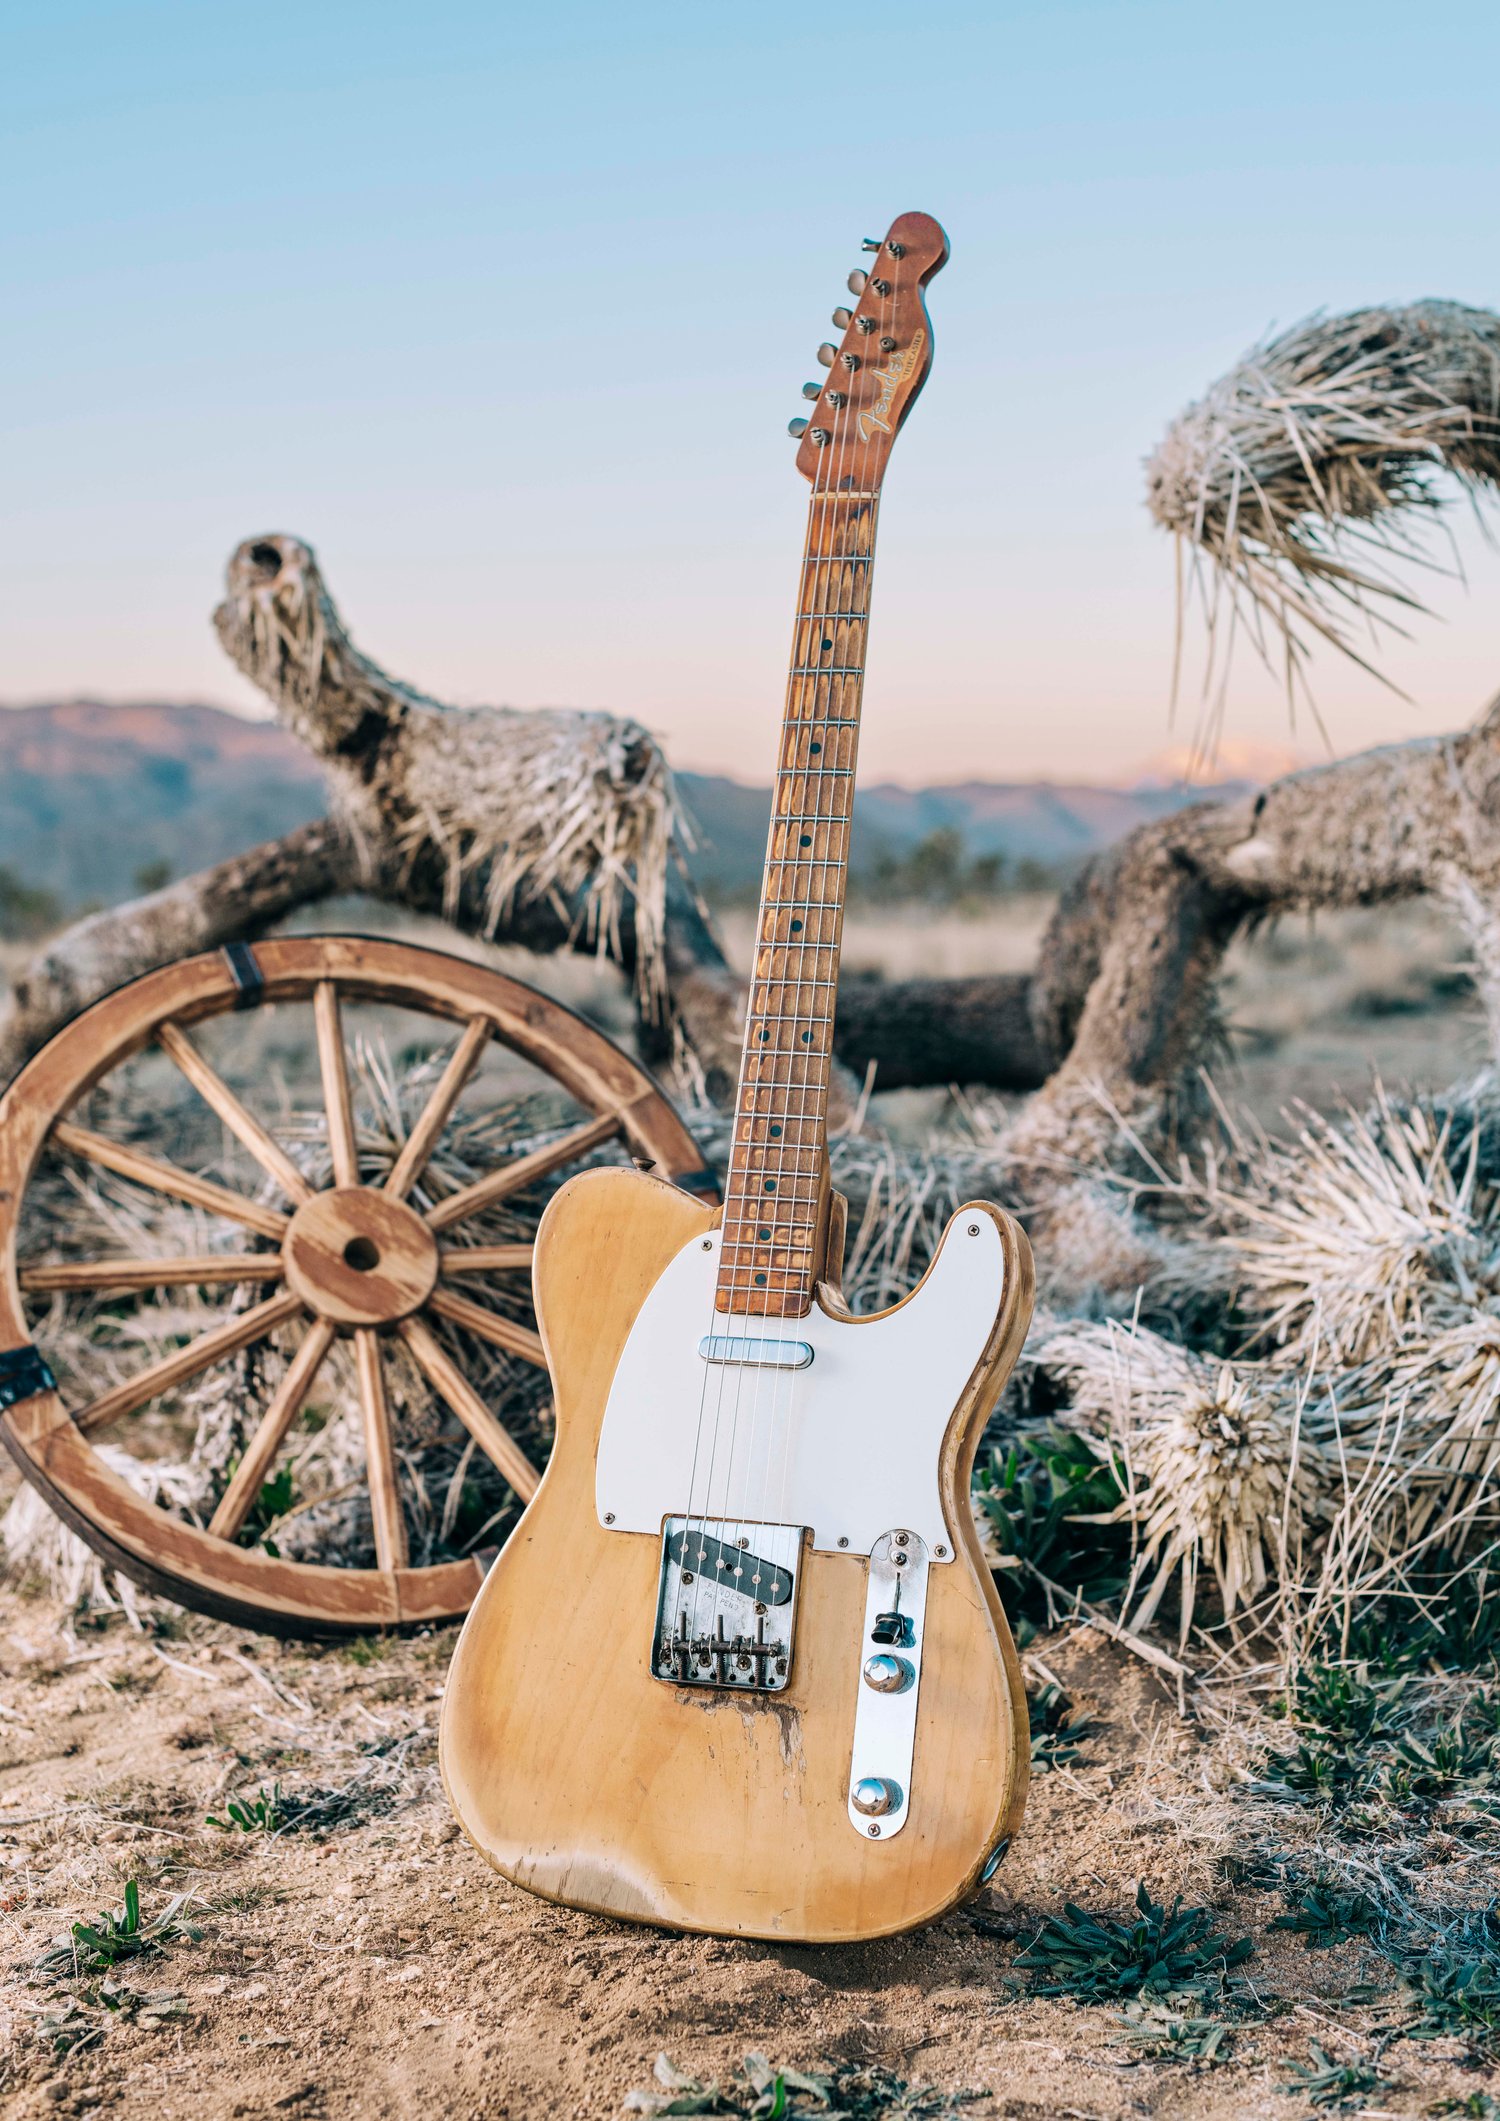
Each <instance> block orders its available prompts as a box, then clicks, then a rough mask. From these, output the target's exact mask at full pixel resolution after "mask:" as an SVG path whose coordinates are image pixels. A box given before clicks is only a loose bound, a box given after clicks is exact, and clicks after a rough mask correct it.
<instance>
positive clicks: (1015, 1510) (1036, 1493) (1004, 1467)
mask: <svg viewBox="0 0 1500 2121" xmlns="http://www.w3.org/2000/svg"><path fill="white" fill-rule="evenodd" d="M974 1488H975V1497H976V1500H977V1501H978V1503H979V1506H980V1508H981V1509H982V1510H983V1511H984V1514H985V1516H986V1517H987V1518H988V1519H989V1522H990V1526H991V1528H992V1531H993V1534H994V1540H995V1544H996V1546H997V1547H998V1548H999V1551H1000V1555H1001V1566H1000V1571H999V1585H1000V1596H1001V1600H1002V1601H1003V1603H1004V1605H1005V1610H1006V1613H1007V1615H1008V1616H1009V1618H1010V1621H1011V1624H1012V1626H1016V1627H1018V1630H1019V1633H1020V1636H1021V1639H1022V1640H1023V1641H1029V1640H1030V1638H1031V1635H1032V1634H1033V1633H1034V1632H1035V1630H1036V1628H1037V1627H1039V1626H1044V1625H1045V1624H1046V1623H1047V1620H1048V1617H1049V1607H1048V1594H1047V1589H1046V1585H1047V1584H1048V1583H1051V1584H1054V1585H1056V1586H1057V1587H1058V1588H1059V1589H1061V1590H1062V1591H1064V1592H1066V1593H1072V1592H1077V1593H1078V1594H1079V1595H1080V1596H1082V1597H1083V1598H1086V1599H1087V1600H1089V1602H1090V1603H1091V1604H1097V1603H1100V1602H1101V1601H1102V1602H1109V1601H1111V1600H1116V1599H1118V1598H1119V1597H1120V1596H1121V1594H1122V1593H1123V1591H1124V1589H1125V1585H1126V1582H1127V1581H1128V1579H1129V1575H1130V1534H1129V1531H1128V1529H1127V1528H1126V1527H1125V1526H1123V1525H1111V1524H1100V1523H1097V1522H1096V1523H1088V1524H1086V1523H1083V1522H1081V1521H1080V1520H1082V1519H1084V1518H1096V1519H1097V1518H1100V1517H1107V1516H1108V1515H1109V1514H1110V1513H1111V1512H1112V1511H1113V1510H1114V1509H1115V1508H1116V1506H1117V1505H1118V1504H1119V1503H1120V1502H1121V1500H1122V1499H1123V1497H1124V1494H1125V1488H1124V1485H1123V1482H1122V1479H1121V1476H1120V1471H1119V1469H1118V1467H1117V1466H1116V1465H1115V1463H1114V1462H1113V1460H1109V1461H1106V1460H1104V1459H1102V1458H1099V1457H1097V1456H1096V1455H1095V1453H1094V1452H1093V1451H1092V1450H1091V1449H1090V1448H1089V1446H1088V1444H1087V1443H1086V1442H1085V1441H1084V1439H1083V1438H1082V1437H1081V1436H1074V1435H1072V1434H1071V1433H1070V1432H1068V1431H1067V1430H1063V1429H1048V1430H1046V1431H1045V1432H1043V1433H1039V1434H1032V1435H1028V1436H1027V1437H1026V1438H1025V1440H1024V1442H1022V1443H1018V1444H1013V1445H1012V1446H1011V1448H1010V1449H1009V1450H1008V1451H1000V1450H992V1451H991V1452H990V1455H989V1463H988V1464H987V1465H985V1466H982V1467H981V1468H980V1469H979V1471H978V1473H977V1474H976V1476H975V1482H974ZM1041 1579H1045V1581H1042V1580H1041Z"/></svg>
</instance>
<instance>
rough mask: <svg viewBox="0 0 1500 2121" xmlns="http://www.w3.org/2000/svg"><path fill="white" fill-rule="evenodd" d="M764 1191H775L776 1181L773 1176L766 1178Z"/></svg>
mask: <svg viewBox="0 0 1500 2121" xmlns="http://www.w3.org/2000/svg"><path fill="white" fill-rule="evenodd" d="M766 1191H767V1192H768V1193H774V1192H775V1191H776V1181H775V1179H774V1178H768V1179H767V1180H766Z"/></svg>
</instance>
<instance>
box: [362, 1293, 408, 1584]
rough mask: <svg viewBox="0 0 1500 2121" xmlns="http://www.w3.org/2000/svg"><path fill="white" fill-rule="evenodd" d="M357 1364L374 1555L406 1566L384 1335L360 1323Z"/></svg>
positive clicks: (380, 1562) (386, 1564)
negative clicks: (382, 1342) (381, 1344)
mask: <svg viewBox="0 0 1500 2121" xmlns="http://www.w3.org/2000/svg"><path fill="white" fill-rule="evenodd" d="M354 1367H355V1370H356V1371H357V1373H358V1376H359V1406H360V1412H361V1413H362V1415H363V1416H364V1424H365V1467H366V1471H367V1472H368V1474H369V1481H370V1517H371V1520H372V1522H373V1524H374V1527H375V1560H376V1564H377V1566H378V1567H380V1568H382V1569H404V1568H405V1567H406V1558H407V1553H406V1519H405V1518H404V1517H403V1516H402V1514H401V1490H400V1488H399V1487H398V1485H397V1480H396V1446H395V1441H394V1437H393V1434H392V1430H391V1410H390V1406H389V1403H388V1402H387V1400H386V1396H385V1359H384V1357H383V1356H382V1354H381V1352H380V1335H379V1334H378V1333H377V1332H376V1331H375V1330H374V1328H373V1327H372V1326H360V1327H359V1328H358V1329H357V1331H356V1332H355V1335H354Z"/></svg>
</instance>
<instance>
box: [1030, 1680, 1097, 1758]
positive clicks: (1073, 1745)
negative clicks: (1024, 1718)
mask: <svg viewBox="0 0 1500 2121" xmlns="http://www.w3.org/2000/svg"><path fill="white" fill-rule="evenodd" d="M1026 1706H1027V1709H1028V1710H1029V1712H1030V1717H1031V1772H1032V1773H1033V1774H1034V1775H1045V1774H1046V1772H1047V1770H1048V1769H1049V1768H1057V1767H1071V1766H1072V1765H1073V1763H1074V1762H1075V1761H1076V1760H1079V1759H1081V1758H1082V1757H1083V1747H1084V1741H1085V1740H1086V1739H1089V1738H1092V1737H1093V1735H1094V1733H1095V1732H1096V1731H1098V1730H1099V1729H1100V1728H1101V1726H1100V1724H1099V1722H1098V1719H1097V1718H1096V1717H1093V1716H1074V1714H1073V1704H1072V1702H1071V1701H1069V1699H1068V1697H1067V1695H1066V1694H1065V1693H1064V1692H1063V1690H1062V1688H1061V1687H1060V1686H1058V1685H1056V1684H1055V1682H1052V1681H1049V1682H1048V1683H1047V1685H1046V1686H1044V1687H1042V1688H1040V1689H1039V1690H1038V1692H1036V1693H1035V1694H1033V1693H1032V1692H1031V1691H1030V1690H1029V1689H1028V1690H1027V1695H1026Z"/></svg>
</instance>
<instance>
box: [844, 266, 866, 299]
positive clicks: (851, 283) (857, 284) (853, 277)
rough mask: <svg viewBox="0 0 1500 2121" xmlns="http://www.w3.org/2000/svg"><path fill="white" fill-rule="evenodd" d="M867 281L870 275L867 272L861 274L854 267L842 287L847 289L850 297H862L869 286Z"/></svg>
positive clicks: (857, 268)
mask: <svg viewBox="0 0 1500 2121" xmlns="http://www.w3.org/2000/svg"><path fill="white" fill-rule="evenodd" d="M869 280H870V275H869V274H868V273H867V272H861V271H860V269H859V267H858V266H857V265H856V266H855V268H854V270H853V272H852V273H850V275H849V277H848V279H847V280H846V281H845V282H844V285H845V286H846V287H847V288H848V290H849V292H850V294H851V295H862V294H863V293H864V291H865V288H866V287H867V286H868V285H869Z"/></svg>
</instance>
